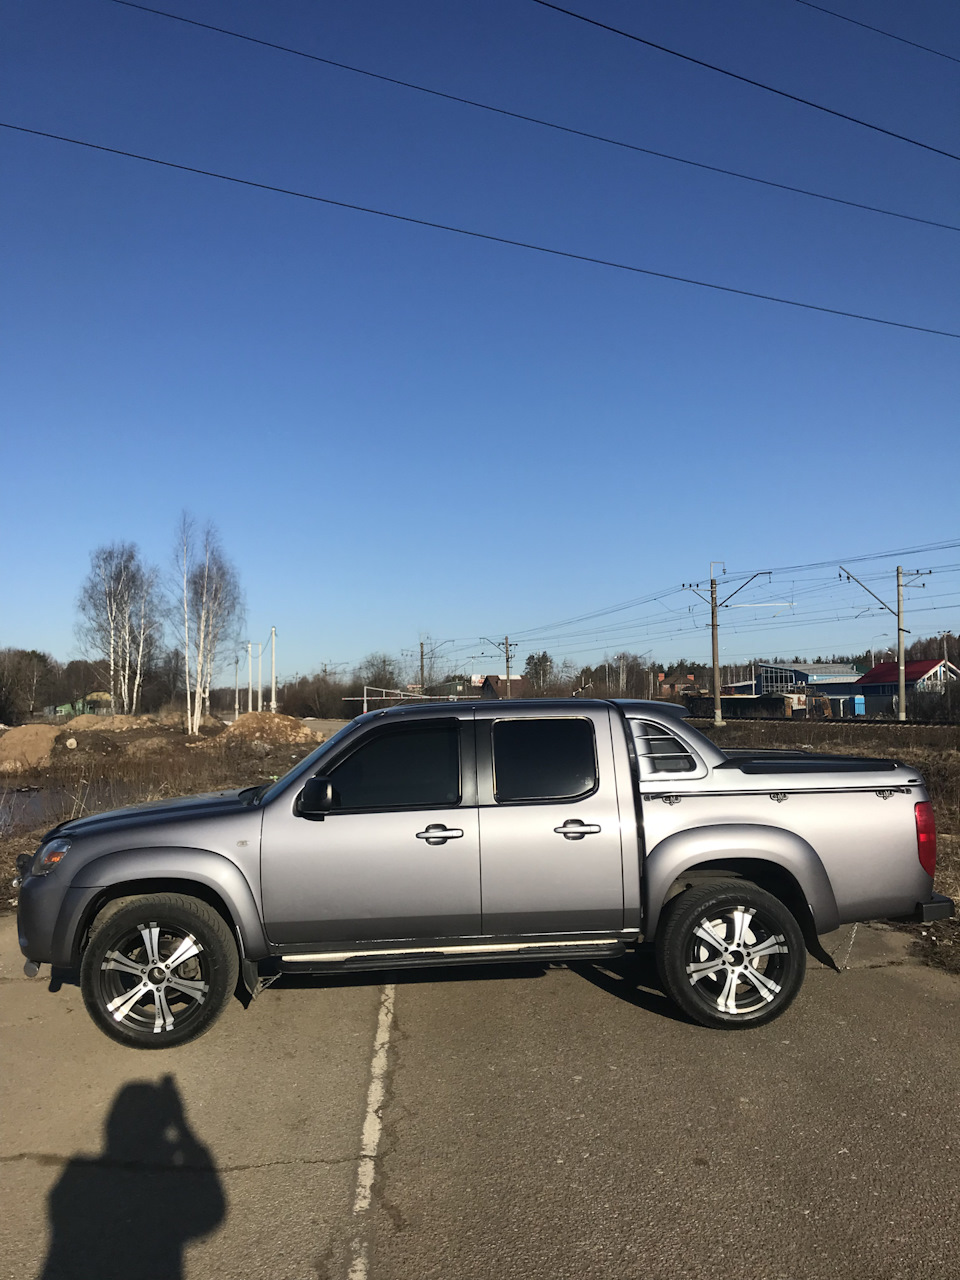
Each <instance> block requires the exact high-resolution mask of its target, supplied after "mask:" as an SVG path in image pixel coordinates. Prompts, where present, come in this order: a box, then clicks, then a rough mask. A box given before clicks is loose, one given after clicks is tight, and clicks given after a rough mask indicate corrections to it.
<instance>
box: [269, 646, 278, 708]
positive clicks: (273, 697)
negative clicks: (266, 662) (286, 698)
mask: <svg viewBox="0 0 960 1280" xmlns="http://www.w3.org/2000/svg"><path fill="white" fill-rule="evenodd" d="M270 711H271V714H272V715H276V714H277V628H276V627H271V628H270Z"/></svg>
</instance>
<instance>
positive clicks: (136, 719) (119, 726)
mask: <svg viewBox="0 0 960 1280" xmlns="http://www.w3.org/2000/svg"><path fill="white" fill-rule="evenodd" d="M156 723H157V717H156V716H93V715H90V714H89V713H88V714H86V715H82V716H74V718H73V719H72V720H68V721H67V723H66V724H65V725H64V726H63V727H64V729H70V730H72V731H73V732H74V733H78V732H79V733H83V732H84V731H85V730H89V729H102V730H108V729H109V730H110V731H111V732H115V733H123V732H124V731H125V730H127V729H149V728H152V726H153V725H155V724H156Z"/></svg>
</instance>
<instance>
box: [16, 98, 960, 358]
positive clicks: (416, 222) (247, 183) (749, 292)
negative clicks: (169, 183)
mask: <svg viewBox="0 0 960 1280" xmlns="http://www.w3.org/2000/svg"><path fill="white" fill-rule="evenodd" d="M0 128H2V129H12V130H14V131H15V132H17V133H26V134H31V135H33V136H34V137H37V138H49V139H52V140H53V141H55V142H66V143H69V144H70V145H71V146H75V147H86V148H88V149H89V150H91V151H101V152H104V153H106V154H107V155H114V156H123V157H125V158H126V159H128V160H140V161H142V162H143V163H144V164H154V165H158V166H159V167H161V168H164V169H176V170H179V171H180V172H181V173H195V174H198V175H199V176H200V177H203V178H216V179H217V180H218V181H220V182H231V183H234V184H235V185H237V186H241V187H252V188H254V189H255V190H258V191H270V192H273V193H274V194H276V195H282V196H293V197H294V198H295V199H298V200H311V201H313V202H314V203H316V204H325V205H329V206H331V207H332V208H335V209H350V210H352V211H353V212H354V213H368V214H371V215H372V216H373V217H376V218H389V219H390V220H391V221H394V222H405V223H408V224H409V225H411V226H417V227H429V228H430V229H431V230H433V231H446V232H449V233H450V234H452V235H458V236H466V237H469V238H470V239H472V240H485V241H488V242H489V243H491V244H505V245H509V246H511V247H512V248H515V249H527V250H529V251H531V252H533V253H543V254H547V255H549V256H550V257H554V258H566V259H569V260H570V261H573V262H587V263H590V264H591V265H593V266H598V267H610V268H611V269H612V270H615V271H628V272H630V273H631V274H633V275H641V276H650V277H652V278H653V279H657V280H669V281H671V282H672V283H674V284H689V285H693V286H694V287H696V288H698V289H711V290H713V291H714V292H716V293H730V294H735V295H737V296H738V297H741V298H754V299H756V300H757V301H760V302H775V303H778V304H779V305H780V306H787V307H797V308H799V309H801V310H803V311H817V312H820V313H821V314H824V315H832V316H842V317H843V318H844V319H847V320H862V321H865V322H867V323H868V324H879V325H884V326H885V327H887V328H892V329H905V330H910V331H911V332H913V333H927V334H931V335H933V336H935V337H939V338H960V333H956V332H953V331H952V330H949V329H935V328H932V327H930V326H927V325H919V324H908V323H907V322H906V321H903V320H889V319H887V318H886V317H884V316H871V315H866V314H864V313H861V312H857V311H845V310H843V309H842V308H840V307H825V306H821V305H820V304H818V303H815V302H801V301H799V300H797V299H796V298H782V297H780V296H779V295H777V294H772V293H760V292H759V291H758V290H755V289H740V288H737V287H736V286H734V285H729V284H717V283H716V282H714V281H711V280H697V279H695V278H694V277H692V276H681V275H677V274H675V273H673V272H669V271H655V270H654V269H653V268H652V267H639V266H635V265H634V264H632V263H629V262H617V261H615V260H613V259H610V258H598V257H595V256H594V255H592V254H587V253H573V252H571V251H570V250H568V249H555V248H552V247H551V246H549V245H543V244H535V243H533V242H532V241H529V240H515V239H513V238H512V237H510V236H498V235H493V234H491V233H490V232H487V231H474V230H472V229H471V228H469V227H455V226H452V225H450V224H449V223H445V222H434V221H433V220H432V219H429V218H414V217H412V216H410V215H409V214H404V213H394V212H392V211H391V210H388V209H374V208H372V207H371V206H369V205H362V204H354V203H353V202H352V201H349V200H335V199H333V198H332V197H331V196H318V195H313V194H312V193H310V192H308V191H297V190H294V189H292V188H290V187H278V186H276V185H275V184H274V183H270V182H255V181H254V180H253V179H252V178H240V177H237V176H236V175H235V174H229V173H220V172H218V171H217V170H215V169H201V168H198V167H197V166H196V165H190V164H179V163H177V162H176V161H174V160H161V159H160V158H159V157H158V156H147V155H143V154H142V153H140V152H137V151H127V150H125V149H124V148H121V147H108V146H104V145H103V144H102V143H98V142H88V141H86V140H85V139H83V138H71V137H68V136H67V135H65V134H61V133H51V132H49V131H47V130H45V129H30V128H28V127H27V126H26V125H20V124H12V123H10V122H8V121H0Z"/></svg>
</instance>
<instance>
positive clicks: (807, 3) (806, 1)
mask: <svg viewBox="0 0 960 1280" xmlns="http://www.w3.org/2000/svg"><path fill="white" fill-rule="evenodd" d="M796 3H797V4H802V5H803V6H804V7H805V8H807V9H816V10H817V11H818V12H819V13H827V14H829V15H830V17H831V18H839V19H840V21H841V22H849V23H851V24H852V25H853V26H855V27H863V29H864V31H873V32H875V33H876V34H877V35H878V36H886V38H887V39H888V40H897V41H899V43H900V44H908V45H910V46H911V48H914V49H922V50H923V52H924V53H932V54H935V55H936V57H938V58H948V59H949V60H950V61H951V62H960V58H955V57H954V56H953V54H952V53H944V51H943V50H942V49H933V48H931V47H930V45H928V44H918V42H917V41H916V40H908V39H907V37H906V36H898V35H896V34H895V33H894V32H892V31H884V30H883V28H882V27H873V26H871V25H870V23H869V22H861V21H860V20H859V19H858V18H851V17H850V15H849V14H847V13H837V11H836V9H827V8H826V7H825V6H824V5H822V4H812V3H811V0H796Z"/></svg>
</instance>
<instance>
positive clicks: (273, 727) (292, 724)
mask: <svg viewBox="0 0 960 1280" xmlns="http://www.w3.org/2000/svg"><path fill="white" fill-rule="evenodd" d="M216 741H217V742H223V743H225V744H226V743H233V742H237V743H240V742H270V743H276V744H278V745H279V744H283V743H293V742H302V743H308V742H309V743H315V742H316V741H317V735H316V734H315V733H313V732H312V731H311V730H310V729H308V728H307V727H306V725H303V724H301V723H300V721H299V720H295V719H294V717H293V716H281V715H274V714H272V713H271V712H269V711H248V712H246V713H245V714H244V715H242V716H240V717H239V718H238V719H236V720H235V721H234V722H233V724H230V725H227V727H226V729H224V731H223V733H221V734H219V735H218V736H217V739H216Z"/></svg>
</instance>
